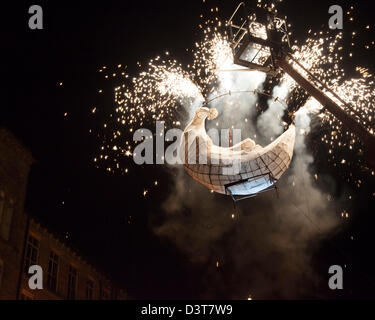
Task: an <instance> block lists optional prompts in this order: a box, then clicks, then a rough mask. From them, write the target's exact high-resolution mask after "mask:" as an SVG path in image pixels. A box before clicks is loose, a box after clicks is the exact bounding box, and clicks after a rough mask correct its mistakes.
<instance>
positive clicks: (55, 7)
mask: <svg viewBox="0 0 375 320" xmlns="http://www.w3.org/2000/svg"><path fill="white" fill-rule="evenodd" d="M207 2H208V4H202V1H128V0H124V1H112V0H108V1H102V2H88V1H87V2H83V1H80V2H78V1H74V2H73V1H61V0H56V1H32V2H30V1H24V2H23V1H17V3H14V4H12V5H10V2H9V1H8V2H7V3H6V4H4V5H3V6H2V15H3V19H2V20H3V21H2V23H4V26H2V27H1V38H2V41H1V52H2V53H1V54H2V63H3V66H2V74H1V79H2V86H1V89H2V90H1V91H2V103H1V109H0V125H5V126H7V127H8V128H10V129H11V131H12V132H13V133H14V134H15V135H16V136H17V137H18V138H19V139H20V140H21V141H22V142H23V143H24V144H25V146H26V147H27V148H28V149H29V150H30V151H31V152H32V154H33V155H34V157H35V158H36V160H37V161H36V163H35V164H34V166H33V168H32V170H31V174H30V180H29V189H28V195H27V201H26V209H27V210H28V211H30V212H31V213H32V215H33V216H35V217H37V218H38V219H39V220H41V221H42V222H43V223H45V224H46V225H47V226H48V227H49V228H50V229H51V230H54V231H56V232H57V233H59V234H62V235H64V234H65V233H66V232H69V237H70V238H69V241H70V242H71V243H72V244H73V245H74V247H76V248H78V249H79V251H80V252H81V253H82V254H83V255H84V256H87V257H88V260H89V261H92V262H93V263H95V264H98V265H100V266H101V267H102V268H103V269H104V270H105V271H106V272H107V273H109V274H110V275H111V276H112V277H114V278H115V279H117V280H118V281H119V282H121V283H123V284H124V285H125V286H126V287H128V288H129V291H130V294H131V295H132V296H134V297H136V298H161V299H164V298H194V297H200V294H201V292H202V286H204V283H205V279H202V278H201V277H200V274H201V269H200V268H201V266H199V265H196V264H192V263H190V262H189V260H188V258H187V257H186V256H185V255H184V254H183V252H181V251H180V250H179V249H178V248H177V247H176V246H175V245H174V244H173V242H171V241H167V240H166V239H163V238H161V237H158V236H156V235H155V234H154V232H153V230H152V228H151V226H150V219H151V217H155V216H156V218H153V219H158V217H159V215H160V212H159V211H160V210H159V209H158V207H159V206H160V203H161V202H162V201H163V200H164V199H165V198H166V197H167V195H168V194H169V193H170V192H173V190H171V183H170V182H169V180H168V176H167V174H166V173H165V171H164V170H158V169H157V168H155V167H152V168H146V169H142V170H141V169H139V168H138V169H137V170H130V173H129V175H127V176H126V177H123V176H121V175H112V174H108V173H106V172H105V170H104V169H97V168H95V167H94V165H93V162H92V159H93V157H94V155H95V154H97V152H98V148H99V142H98V140H97V139H95V138H94V137H93V136H92V135H90V134H89V129H95V128H96V127H98V126H100V125H102V123H103V122H104V121H105V119H97V118H96V119H95V118H93V117H92V115H91V113H90V110H91V109H92V108H93V106H98V107H103V108H104V107H106V108H109V109H110V108H113V102H112V97H111V96H110V95H107V96H105V97H99V96H98V94H97V90H98V88H99V87H103V86H102V85H101V84H102V83H103V81H102V79H101V78H100V77H99V75H98V72H97V70H98V69H99V68H100V67H101V66H103V65H112V66H115V65H117V64H120V63H121V64H123V65H127V66H128V72H129V73H130V74H132V72H135V71H136V68H135V66H136V62H137V61H145V62H146V61H147V60H148V59H150V58H153V57H155V56H156V55H158V54H159V53H161V52H164V51H165V50H168V51H169V52H170V53H171V56H172V57H173V58H176V59H178V60H179V61H182V62H189V58H188V57H187V54H186V52H185V49H186V48H190V47H192V46H193V44H194V42H195V41H197V40H198V39H199V37H200V33H199V31H198V28H197V26H198V24H199V22H200V18H199V15H200V13H201V12H202V10H206V9H207V8H210V7H211V6H218V7H219V9H220V11H221V12H220V14H221V16H222V17H223V18H225V17H228V16H229V15H230V14H231V12H232V10H233V9H234V7H235V6H236V4H237V2H236V1H229V0H228V1H207ZM224 2H225V3H224ZM286 2H287V4H286V5H285V6H284V12H286V13H287V14H288V17H289V19H290V21H291V22H292V23H293V25H294V28H293V30H294V36H295V37H296V38H297V39H303V38H304V35H305V34H306V31H307V30H308V29H309V27H315V28H317V29H319V28H320V26H322V25H323V24H326V23H327V21H328V17H329V15H328V6H329V4H330V2H328V3H327V1H310V2H309V1H297V0H289V1H286ZM340 3H343V5H344V7H345V6H346V7H347V6H348V5H350V4H351V2H349V1H344V2H343V1H341V2H340V1H333V2H332V4H340ZM32 4H39V5H41V6H42V8H43V10H44V30H39V31H38V30H37V31H32V30H29V29H28V25H27V22H28V17H29V15H28V13H27V11H28V8H29V6H30V5H32ZM356 9H357V12H358V13H359V18H360V20H361V23H362V21H363V24H366V23H367V22H368V23H371V22H372V21H371V19H372V17H373V14H374V12H375V4H374V3H373V2H372V1H369V2H367V3H366V2H365V1H362V0H361V1H360V5H356ZM366 21H367V22H366ZM374 27H375V26H374ZM324 28H326V26H324ZM344 32H345V29H344ZM356 57H357V59H359V60H360V61H361V64H362V65H364V66H367V67H369V68H370V70H371V71H372V72H373V73H374V72H375V63H374V59H373V58H374V49H372V50H369V51H366V52H365V51H364V50H359V51H358V54H357V55H356ZM4 71H5V72H4ZM60 82H63V86H59V85H58V84H59V83H60ZM111 88H113V84H112V83H108V84H106V85H104V89H108V91H109V90H111ZM65 112H67V113H68V116H67V117H64V113H65ZM129 165H131V164H129ZM320 170H321V171H322V172H327V171H329V170H330V167H329V165H328V164H324V163H321V164H320ZM151 173H152V177H153V178H154V177H157V178H158V180H159V181H162V186H161V187H160V189H158V192H154V193H151V195H150V197H149V198H148V200H147V201H145V200H144V198H143V196H142V193H141V192H142V190H143V188H144V185H145V181H147V180H148V179H149V178H148V177H149V175H150V174H151ZM334 174H335V173H333V175H334ZM153 178H152V179H153ZM151 183H152V181H150V184H151ZM370 187H371V185H370ZM348 188H349V187H348ZM367 191H368V190H367ZM337 192H338V193H339V192H340V190H338V191H337ZM228 201H229V200H228ZM63 202H64V204H63ZM356 205H357V206H356V212H357V213H358V215H357V216H358V218H357V219H356V220H354V221H353V224H352V225H351V226H350V227H349V228H354V229H355V230H356V231H357V233H360V234H361V235H362V240H361V241H359V242H358V243H357V244H356V245H355V246H356V247H349V245H347V244H346V242H345V241H344V240H342V237H343V236H342V235H341V234H338V235H337V236H336V238H335V239H329V240H327V244H323V245H322V250H321V251H320V253H319V254H318V257H317V259H316V260H317V261H318V262H317V265H318V266H317V268H318V269H319V268H325V265H324V267H321V266H320V265H319V257H320V258H321V259H325V258H327V257H330V258H332V256H333V257H335V253H334V252H336V251H335V250H333V249H331V245H332V243H333V244H334V245H335V246H339V247H340V248H342V249H344V250H349V252H350V254H351V255H352V259H353V260H354V261H358V264H357V267H358V268H359V269H363V268H368V272H369V273H370V278H371V277H372V278H371V279H372V280H371V281H372V282H375V275H372V276H371V267H372V270H374V268H373V267H374V264H375V263H374V261H372V260H371V258H370V257H368V254H369V253H370V251H371V250H370V248H371V247H370V244H372V243H373V241H374V240H375V239H374V237H373V234H372V231H371V226H373V225H374V222H375V221H374V220H375V218H374V217H371V216H370V213H373V212H371V211H372V207H370V206H371V205H373V200H372V201H371V202H370V201H369V200H368V199H361V198H360V197H359V198H358V203H357V204H356ZM130 217H131V218H130ZM129 221H131V223H130V224H129V223H128V222H129ZM328 242H330V245H329V244H328ZM330 258H327V259H330ZM332 259H333V258H332ZM368 259H370V260H368ZM223 272H224V274H225V270H224V271H223ZM324 272H326V271H324ZM224 278H225V275H224ZM353 279H354V280H353V283H354V282H355V281H357V280H358V279H360V278H358V279H357V278H356V276H354V275H353ZM366 281H367V280H364V281H363V280H358V281H357V283H356V284H353V290H354V292H355V293H354V294H353V292H352V291H350V292H349V291H347V292H345V293H344V295H340V296H339V297H343V296H344V297H371V292H372V290H373V289H372V288H370V287H368V288H367V287H366ZM320 294H321V293H320ZM322 294H323V296H327V297H333V298H334V297H335V296H331V295H330V293H327V292H324V293H322ZM352 294H353V295H352ZM316 296H317V295H314V294H311V297H316ZM318 296H319V295H318ZM213 297H214V298H215V296H213ZM220 297H224V298H232V297H231V296H230V295H223V296H220ZM273 297H274V296H270V297H269V298H273ZM372 297H373V294H372Z"/></svg>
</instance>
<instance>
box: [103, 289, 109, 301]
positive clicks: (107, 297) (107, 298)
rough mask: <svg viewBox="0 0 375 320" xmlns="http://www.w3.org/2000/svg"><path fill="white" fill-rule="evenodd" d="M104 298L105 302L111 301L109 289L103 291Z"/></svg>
mask: <svg viewBox="0 0 375 320" xmlns="http://www.w3.org/2000/svg"><path fill="white" fill-rule="evenodd" d="M102 298H103V300H109V299H110V291H109V290H108V289H103V293H102Z"/></svg>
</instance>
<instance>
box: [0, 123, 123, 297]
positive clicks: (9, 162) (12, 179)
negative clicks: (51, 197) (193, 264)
mask: <svg viewBox="0 0 375 320" xmlns="http://www.w3.org/2000/svg"><path fill="white" fill-rule="evenodd" d="M33 161H34V160H33V158H32V156H31V154H30V153H29V152H28V151H27V150H26V149H25V148H24V147H23V146H22V145H21V144H20V143H19V142H18V141H17V139H16V138H15V137H14V136H13V135H12V134H11V133H10V132H9V131H8V130H6V129H4V128H0V300H17V299H22V300H62V299H68V300H122V299H126V298H127V295H126V292H125V291H124V290H122V289H121V288H119V287H118V286H117V285H116V284H115V283H114V281H112V280H111V279H109V277H108V276H106V275H105V274H103V272H100V271H98V270H97V269H96V268H94V267H93V266H92V265H90V264H89V263H87V262H86V261H85V260H84V259H83V258H82V257H81V256H80V255H79V254H78V253H77V252H76V251H75V250H72V248H70V247H69V246H67V245H66V244H65V243H64V241H62V240H61V239H59V238H58V237H57V236H55V235H54V234H53V233H51V232H49V231H48V230H47V229H46V228H45V227H43V226H41V225H40V224H39V223H37V222H36V221H35V220H34V219H32V218H31V217H30V216H29V215H27V214H26V213H25V211H24V202H25V195H26V189H27V180H28V174H29V171H30V167H31V165H32V163H33ZM31 265H38V266H40V267H41V269H42V271H43V277H42V278H43V288H42V289H31V288H30V286H29V280H30V277H31V276H32V274H29V267H30V266H31Z"/></svg>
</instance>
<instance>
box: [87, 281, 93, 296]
mask: <svg viewBox="0 0 375 320" xmlns="http://www.w3.org/2000/svg"><path fill="white" fill-rule="evenodd" d="M93 296H94V281H92V280H87V282H86V299H87V300H92V299H93Z"/></svg>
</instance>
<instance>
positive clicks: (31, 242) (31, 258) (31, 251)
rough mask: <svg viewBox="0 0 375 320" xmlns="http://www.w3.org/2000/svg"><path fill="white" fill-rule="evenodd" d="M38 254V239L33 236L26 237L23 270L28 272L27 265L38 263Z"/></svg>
mask: <svg viewBox="0 0 375 320" xmlns="http://www.w3.org/2000/svg"><path fill="white" fill-rule="evenodd" d="M38 255H39V241H38V240H37V239H35V238H34V237H33V236H30V235H29V237H28V238H27V245H26V257H25V272H26V273H28V272H29V267H30V266H32V265H35V264H38Z"/></svg>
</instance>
